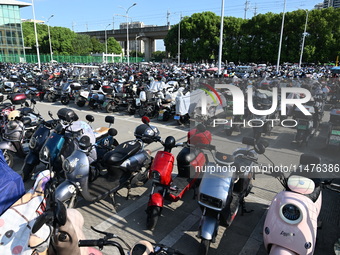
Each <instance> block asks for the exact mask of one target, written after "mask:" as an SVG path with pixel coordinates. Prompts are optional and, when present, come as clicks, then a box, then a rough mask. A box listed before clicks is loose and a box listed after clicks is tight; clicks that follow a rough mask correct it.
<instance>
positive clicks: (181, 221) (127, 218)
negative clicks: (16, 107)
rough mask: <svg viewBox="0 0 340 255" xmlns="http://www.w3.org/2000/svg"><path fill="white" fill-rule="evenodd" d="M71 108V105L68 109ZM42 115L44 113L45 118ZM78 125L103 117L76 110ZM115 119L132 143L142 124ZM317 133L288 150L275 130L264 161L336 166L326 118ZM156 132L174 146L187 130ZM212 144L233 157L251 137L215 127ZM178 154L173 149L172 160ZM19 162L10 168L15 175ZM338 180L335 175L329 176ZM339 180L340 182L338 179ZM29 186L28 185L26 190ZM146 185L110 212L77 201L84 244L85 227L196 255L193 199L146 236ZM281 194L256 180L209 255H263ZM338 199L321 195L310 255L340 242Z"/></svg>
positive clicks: (106, 206)
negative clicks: (306, 160) (309, 159)
mask: <svg viewBox="0 0 340 255" xmlns="http://www.w3.org/2000/svg"><path fill="white" fill-rule="evenodd" d="M47 107H48V110H51V111H52V112H54V114H55V113H56V111H57V110H58V109H60V108H61V107H65V106H62V105H60V104H59V103H55V104H49V103H38V104H37V108H38V109H40V112H41V113H42V114H43V115H44V116H45V115H46V117H47ZM72 107H74V105H72ZM45 110H46V113H45V112H44V111H45ZM78 113H79V117H80V119H85V115H86V114H93V115H94V117H95V118H96V122H95V123H94V124H93V127H94V128H95V127H99V126H101V125H105V124H104V117H105V116H106V114H105V113H101V112H97V113H95V112H93V111H87V109H80V111H79V112H78ZM115 115H116V122H115V124H114V127H115V128H116V129H117V130H118V136H117V137H118V141H119V142H123V141H126V140H129V139H133V132H134V128H135V127H136V126H137V125H139V124H140V123H141V121H140V119H139V118H137V117H133V116H126V115H119V114H115ZM324 120H325V122H324V123H322V125H321V127H320V131H318V133H317V136H316V137H313V138H312V139H311V140H310V142H309V144H308V146H306V147H301V148H300V147H297V146H296V145H295V144H292V143H291V142H292V140H293V139H294V134H295V132H296V130H294V129H287V128H283V127H278V126H277V127H275V128H274V130H273V132H272V134H271V136H269V137H264V139H266V140H267V141H268V142H269V147H268V148H267V151H266V155H267V156H268V157H269V158H270V159H271V160H272V161H273V162H274V163H276V164H281V163H282V164H292V163H293V164H298V161H299V156H300V154H301V153H312V154H316V155H319V156H320V157H321V158H322V162H326V163H333V164H334V163H339V152H338V151H334V150H329V149H327V148H325V139H326V132H327V120H328V118H327V116H325V118H324ZM152 124H153V125H156V126H157V127H158V128H159V129H160V132H161V136H162V138H163V139H164V138H165V137H167V136H168V135H172V136H174V137H175V138H176V139H177V140H181V141H183V140H185V139H186V134H187V131H188V130H189V128H188V127H179V126H177V125H176V124H175V123H174V122H169V123H161V122H158V121H152ZM212 133H213V144H215V145H216V146H217V148H218V149H219V150H221V151H223V152H225V153H232V152H233V150H235V149H236V148H237V147H241V143H240V141H241V138H242V137H243V136H251V135H252V130H251V129H250V128H245V129H242V130H241V134H238V133H235V134H233V135H232V136H231V137H227V136H225V134H224V132H223V129H222V128H221V127H217V128H214V129H212ZM160 148H161V146H160V145H159V144H152V145H151V146H150V149H151V150H152V153H153V155H154V154H155V152H156V151H157V150H159V149H160ZM178 152H179V149H174V151H173V153H174V154H175V155H176V154H177V153H178ZM259 161H260V162H261V163H263V164H268V163H269V162H268V160H267V159H266V158H265V157H264V156H260V158H259ZM21 164H22V163H20V162H18V163H17V164H16V166H15V170H16V171H18V170H19V169H20V167H21ZM333 176H334V177H337V178H339V173H338V174H335V173H333ZM339 180H340V179H339ZM26 186H29V184H26ZM150 188H151V183H150V182H148V183H147V184H146V185H145V186H144V187H139V188H136V189H132V191H131V194H132V195H133V198H132V199H129V200H126V190H121V191H119V193H118V194H117V196H116V202H117V204H116V205H117V206H116V208H115V209H113V206H112V204H111V202H110V200H109V199H105V200H102V201H100V202H97V203H92V204H89V203H88V202H86V201H80V202H79V203H78V205H77V207H78V209H79V210H80V212H81V213H82V215H83V216H84V218H85V225H84V232H85V236H86V237H87V238H99V237H100V235H98V234H96V233H94V232H93V231H92V230H91V229H90V226H94V227H96V228H98V229H100V230H102V231H107V232H112V233H115V234H117V235H118V236H120V237H122V238H123V239H124V240H125V241H126V242H127V243H128V244H130V245H133V244H134V243H135V242H137V241H139V240H141V239H144V240H149V241H152V242H156V243H159V242H161V243H164V244H166V245H170V246H172V247H174V248H176V249H178V250H180V251H181V252H183V253H184V254H187V255H194V254H197V248H198V244H199V239H198V238H197V237H196V234H197V229H198V225H199V220H200V215H201V211H200V208H199V207H198V204H197V201H196V199H193V195H194V193H193V191H190V192H188V193H187V194H186V195H185V196H184V198H183V200H181V201H178V202H176V203H166V205H165V206H164V210H163V211H162V216H161V217H160V219H159V221H158V223H157V226H156V228H155V230H154V231H149V230H146V213H145V209H146V207H147V201H148V196H149V194H150ZM281 190H282V186H281V185H280V183H279V182H278V181H277V180H276V179H275V178H274V177H271V176H268V175H260V174H259V175H256V179H255V180H254V187H253V189H252V193H251V194H250V195H249V196H248V197H247V198H246V206H247V209H248V210H253V212H251V213H247V214H245V215H243V216H242V215H240V214H239V215H237V217H236V219H235V220H234V222H233V224H232V225H231V226H230V227H229V228H228V229H225V228H224V227H220V228H219V232H218V235H217V239H216V242H215V243H213V244H212V246H211V250H210V252H209V254H211V255H221V254H223V255H224V254H230V255H232V254H235V255H236V254H252V255H253V254H257V255H264V254H266V251H265V249H264V247H263V239H262V226H263V222H264V219H265V215H266V210H267V208H268V206H269V204H270V201H271V200H272V199H273V197H274V196H275V194H276V193H277V192H279V191H281ZM339 205H340V196H339V194H337V193H334V192H331V191H328V190H325V191H324V192H323V207H322V210H321V213H320V220H321V221H322V228H321V229H319V230H318V236H317V246H316V252H315V254H322V255H323V254H325V255H329V254H333V244H334V242H335V241H336V240H337V238H339V237H340V219H339V217H340V206H339ZM103 252H104V254H115V253H114V252H113V248H106V249H104V250H103Z"/></svg>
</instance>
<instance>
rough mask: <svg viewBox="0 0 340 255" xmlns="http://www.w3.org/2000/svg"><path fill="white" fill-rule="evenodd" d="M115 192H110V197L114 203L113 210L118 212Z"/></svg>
mask: <svg viewBox="0 0 340 255" xmlns="http://www.w3.org/2000/svg"><path fill="white" fill-rule="evenodd" d="M115 195H116V194H115V193H110V198H111V203H112V209H111V211H112V212H114V213H117V212H116V200H115Z"/></svg>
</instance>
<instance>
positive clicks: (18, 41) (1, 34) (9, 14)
mask: <svg viewBox="0 0 340 255" xmlns="http://www.w3.org/2000/svg"><path fill="white" fill-rule="evenodd" d="M26 6H31V4H30V3H25V2H20V1H16V0H0V54H1V56H4V57H6V56H7V55H12V54H17V55H23V54H24V40H23V34H22V26H21V18H20V8H22V7H26ZM0 60H1V59H0Z"/></svg>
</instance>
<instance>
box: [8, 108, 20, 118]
mask: <svg viewBox="0 0 340 255" xmlns="http://www.w3.org/2000/svg"><path fill="white" fill-rule="evenodd" d="M20 115H21V113H20V111H18V110H14V111H11V112H10V114H8V116H7V118H8V120H15V119H16V118H19V117H20Z"/></svg>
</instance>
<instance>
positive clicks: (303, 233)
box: [263, 154, 339, 255]
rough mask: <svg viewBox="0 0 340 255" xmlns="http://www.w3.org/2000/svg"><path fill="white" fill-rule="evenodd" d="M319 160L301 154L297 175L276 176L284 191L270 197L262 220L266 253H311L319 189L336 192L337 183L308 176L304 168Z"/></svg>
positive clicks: (315, 234) (313, 244) (318, 208)
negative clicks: (271, 198)
mask: <svg viewBox="0 0 340 255" xmlns="http://www.w3.org/2000/svg"><path fill="white" fill-rule="evenodd" d="M320 162H321V160H320V158H319V157H317V156H314V155H310V154H302V155H301V157H300V166H299V168H298V169H299V173H298V174H297V173H294V174H291V175H289V176H288V177H285V176H284V175H283V173H279V174H278V175H277V176H276V177H277V178H278V179H279V181H280V182H281V184H282V185H283V187H284V188H285V190H284V191H281V192H280V193H278V194H277V195H276V196H275V197H274V199H273V201H272V203H271V205H270V207H269V209H268V213H267V216H266V219H265V222H264V227H263V240H264V246H265V248H266V250H267V251H268V253H269V254H285V255H296V254H300V255H303V254H306V255H307V254H309V255H311V254H313V253H314V250H315V243H316V236H317V228H318V215H319V213H320V210H321V205H322V188H323V187H326V188H328V189H330V190H334V189H333V188H334V187H337V190H336V191H338V192H339V185H337V184H333V183H331V182H328V181H322V180H321V179H319V178H310V174H311V172H310V171H308V170H307V169H309V170H310V169H311V167H315V166H318V165H319V164H320Z"/></svg>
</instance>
